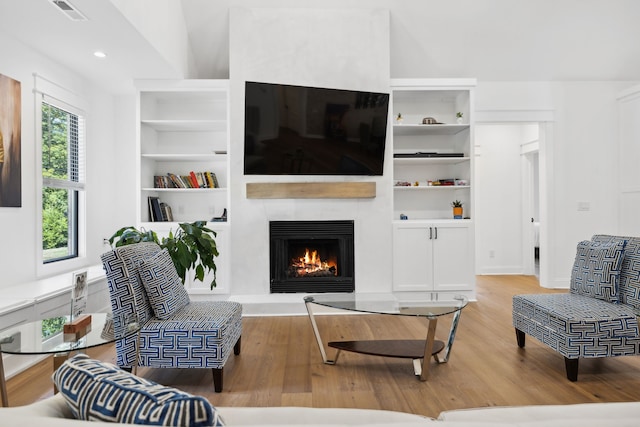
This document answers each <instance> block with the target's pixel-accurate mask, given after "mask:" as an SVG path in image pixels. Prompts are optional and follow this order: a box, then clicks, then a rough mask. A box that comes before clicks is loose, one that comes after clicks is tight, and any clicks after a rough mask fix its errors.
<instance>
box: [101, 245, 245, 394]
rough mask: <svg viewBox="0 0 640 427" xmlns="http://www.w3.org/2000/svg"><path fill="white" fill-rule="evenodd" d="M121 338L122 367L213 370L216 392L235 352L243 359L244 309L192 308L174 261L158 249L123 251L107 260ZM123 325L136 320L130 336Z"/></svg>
mask: <svg viewBox="0 0 640 427" xmlns="http://www.w3.org/2000/svg"><path fill="white" fill-rule="evenodd" d="M102 264H103V267H104V270H105V272H106V275H107V282H108V284H109V293H110V298H111V310H112V312H113V319H114V333H115V336H116V338H118V337H124V338H122V339H119V340H117V341H116V356H117V357H116V363H117V365H118V366H120V367H122V368H125V369H129V370H130V369H131V368H133V367H138V366H145V367H152V368H211V369H212V371H213V383H214V389H215V391H216V392H221V391H222V379H223V375H222V373H223V368H224V365H225V363H226V361H227V359H228V358H229V356H230V354H231V352H232V351H233V352H234V354H236V355H238V354H240V341H241V335H242V305H241V304H239V303H237V302H231V301H206V302H191V301H190V299H189V295H188V294H187V292H186V290H185V289H184V286H183V285H182V282H181V281H180V278H179V277H178V275H177V273H176V270H175V267H174V265H173V262H172V261H171V257H170V256H169V253H168V252H167V251H166V250H161V249H160V247H159V246H158V245H157V244H155V243H138V244H134V245H127V246H121V247H118V248H116V249H114V250H112V251H110V252H107V253H105V254H103V255H102ZM122 319H136V321H137V323H138V325H139V327H140V330H139V333H138V334H133V335H131V334H128V333H127V330H126V329H127V327H128V326H127V324H125V322H124V321H123V320H122Z"/></svg>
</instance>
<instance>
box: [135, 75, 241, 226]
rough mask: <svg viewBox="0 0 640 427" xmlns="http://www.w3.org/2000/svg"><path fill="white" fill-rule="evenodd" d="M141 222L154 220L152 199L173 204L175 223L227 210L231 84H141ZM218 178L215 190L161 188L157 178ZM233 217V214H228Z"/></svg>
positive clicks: (207, 81) (142, 82) (211, 187)
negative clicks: (206, 176) (201, 175)
mask: <svg viewBox="0 0 640 427" xmlns="http://www.w3.org/2000/svg"><path fill="white" fill-rule="evenodd" d="M137 87H138V91H139V92H138V94H139V121H138V123H139V129H138V130H139V155H140V158H139V165H140V168H139V200H138V221H139V223H140V224H141V225H144V226H149V224H145V223H147V222H152V221H153V218H151V213H150V210H149V198H150V197H158V198H159V200H160V202H163V203H165V204H166V205H168V206H170V208H171V213H172V216H173V222H193V221H196V220H210V219H211V218H212V217H216V216H221V215H222V214H223V212H224V210H225V209H228V208H229V195H228V192H227V188H228V185H229V179H228V177H229V162H228V158H227V153H228V151H229V117H228V112H229V84H228V81H227V80H197V81H193V80H187V81H175V82H172V81H169V82H164V81H160V82H155V81H139V82H137ZM192 172H193V174H195V175H196V177H198V176H199V175H200V174H201V173H202V174H206V173H207V172H209V173H213V174H215V177H216V179H217V184H218V185H216V186H210V185H207V184H206V183H205V182H200V183H199V185H198V186H197V188H190V187H189V185H187V186H186V187H179V188H175V187H171V184H169V187H167V188H161V185H160V184H159V183H158V179H157V178H156V177H167V176H168V174H173V175H175V176H177V177H182V178H183V179H182V181H187V182H189V181H190V179H189V177H190V176H191V173H192ZM228 214H229V213H228Z"/></svg>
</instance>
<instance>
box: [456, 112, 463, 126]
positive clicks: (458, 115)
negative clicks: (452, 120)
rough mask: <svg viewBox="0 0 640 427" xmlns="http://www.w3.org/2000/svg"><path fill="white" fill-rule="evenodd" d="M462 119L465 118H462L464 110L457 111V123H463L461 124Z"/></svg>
mask: <svg viewBox="0 0 640 427" xmlns="http://www.w3.org/2000/svg"><path fill="white" fill-rule="evenodd" d="M462 120H463V119H462V111H458V112H457V113H456V123H458V124H459V125H461V124H462Z"/></svg>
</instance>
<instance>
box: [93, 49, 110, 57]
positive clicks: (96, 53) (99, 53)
mask: <svg viewBox="0 0 640 427" xmlns="http://www.w3.org/2000/svg"><path fill="white" fill-rule="evenodd" d="M93 56H95V57H97V58H106V57H107V54H106V53H104V52H102V51H100V50H96V51H95V52H93Z"/></svg>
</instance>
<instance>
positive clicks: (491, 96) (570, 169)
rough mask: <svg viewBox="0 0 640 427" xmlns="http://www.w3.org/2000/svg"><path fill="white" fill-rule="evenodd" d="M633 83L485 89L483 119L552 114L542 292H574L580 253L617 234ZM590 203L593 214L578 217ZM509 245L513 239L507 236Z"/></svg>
mask: <svg viewBox="0 0 640 427" xmlns="http://www.w3.org/2000/svg"><path fill="white" fill-rule="evenodd" d="M629 86H631V83H630V82H479V84H478V88H477V91H476V94H477V97H476V109H477V110H478V112H479V114H480V115H485V116H487V115H489V114H490V113H491V112H495V113H496V114H501V113H504V112H513V113H514V114H520V113H522V112H523V111H532V112H534V113H535V112H536V111H551V112H552V113H553V117H554V119H553V121H552V122H551V123H550V126H549V129H550V130H551V132H549V134H548V135H546V136H547V139H548V140H547V141H546V142H545V146H544V147H541V151H540V164H541V170H546V176H541V177H540V182H541V186H542V187H543V188H542V189H541V191H542V193H543V194H545V193H546V194H547V195H548V197H547V199H546V200H541V201H540V205H541V206H540V208H541V220H542V223H543V224H544V227H543V228H542V229H541V254H540V256H541V267H544V268H543V269H542V270H541V272H540V274H541V276H540V281H541V285H542V286H545V287H551V288H554V287H568V283H569V277H570V273H571V266H572V264H573V259H574V257H575V246H576V244H577V243H578V242H579V241H580V240H583V239H588V238H590V237H591V235H593V234H596V233H612V234H615V232H616V230H617V227H618V226H617V218H618V216H617V196H616V192H615V191H612V189H613V186H615V185H616V184H615V183H616V178H617V172H616V167H617V164H618V157H617V151H618V150H617V135H618V130H617V113H616V104H615V101H616V95H617V94H618V93H619V92H620V90H622V89H623V88H626V87H629ZM579 203H588V205H589V210H588V211H578V204H579ZM503 238H505V239H507V238H508V236H503Z"/></svg>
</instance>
